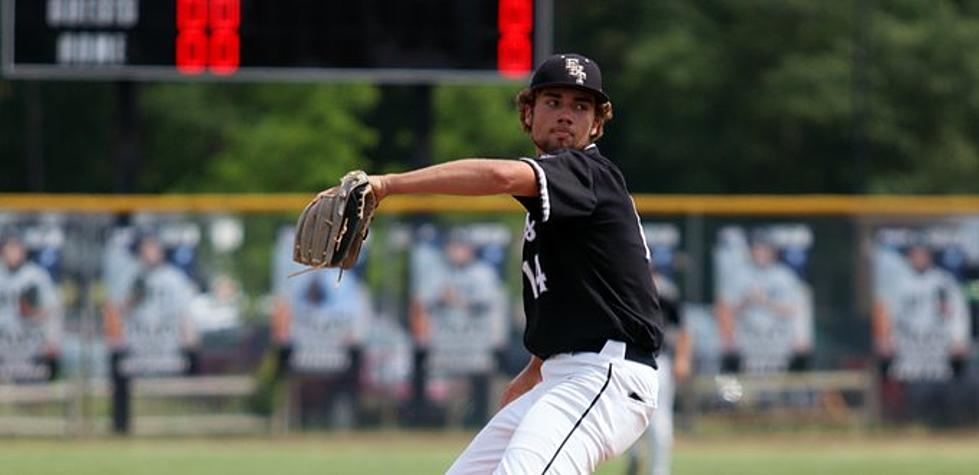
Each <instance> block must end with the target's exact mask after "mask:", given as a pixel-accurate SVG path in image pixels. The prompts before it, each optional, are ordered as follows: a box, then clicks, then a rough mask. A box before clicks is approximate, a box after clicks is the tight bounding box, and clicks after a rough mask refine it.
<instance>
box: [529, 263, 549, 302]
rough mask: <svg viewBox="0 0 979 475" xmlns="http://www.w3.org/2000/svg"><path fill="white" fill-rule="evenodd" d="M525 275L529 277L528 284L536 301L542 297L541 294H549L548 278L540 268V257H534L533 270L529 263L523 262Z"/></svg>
mask: <svg viewBox="0 0 979 475" xmlns="http://www.w3.org/2000/svg"><path fill="white" fill-rule="evenodd" d="M523 273H524V275H526V276H527V283H528V284H529V285H530V291H531V292H533V294H534V298H535V299H536V298H537V297H540V294H542V293H544V292H547V276H546V275H544V271H543V270H541V268H540V256H538V255H537V254H535V255H534V268H533V269H531V268H530V263H529V262H527V261H523Z"/></svg>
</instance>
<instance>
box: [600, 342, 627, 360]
mask: <svg viewBox="0 0 979 475" xmlns="http://www.w3.org/2000/svg"><path fill="white" fill-rule="evenodd" d="M625 350H626V344H625V342H624V341H618V340H608V341H606V342H605V346H603V347H602V352H601V353H602V354H603V355H605V356H608V357H611V358H615V359H620V360H624V359H625Z"/></svg>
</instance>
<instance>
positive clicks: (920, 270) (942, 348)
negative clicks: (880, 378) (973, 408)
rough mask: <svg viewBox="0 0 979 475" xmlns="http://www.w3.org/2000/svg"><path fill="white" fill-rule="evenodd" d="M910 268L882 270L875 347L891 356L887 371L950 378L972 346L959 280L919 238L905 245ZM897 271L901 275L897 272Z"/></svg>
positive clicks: (905, 376)
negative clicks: (936, 260)
mask: <svg viewBox="0 0 979 475" xmlns="http://www.w3.org/2000/svg"><path fill="white" fill-rule="evenodd" d="M906 259H907V261H906V262H907V265H908V267H909V268H910V270H911V272H910V273H901V272H897V271H896V270H895V271H894V272H892V275H890V276H878V278H880V279H883V278H884V277H890V278H891V279H890V280H887V282H888V283H889V284H890V285H891V287H890V288H879V289H878V295H877V298H876V302H875V305H874V311H873V315H872V317H873V326H872V328H873V338H874V348H875V350H876V351H877V354H878V356H879V357H881V358H882V359H883V360H884V361H886V362H888V363H889V365H888V374H887V376H888V377H893V378H895V379H897V380H901V381H940V380H946V379H948V378H949V377H950V376H952V375H953V372H956V370H958V371H959V372H960V371H961V370H962V365H963V364H964V360H965V359H966V357H967V356H968V352H969V335H970V329H969V323H970V322H969V315H968V309H967V307H966V303H965V297H964V296H963V294H962V290H961V288H960V287H959V283H958V281H957V280H956V279H955V277H954V276H953V275H952V274H951V273H949V272H948V271H946V270H944V269H941V268H939V267H937V266H935V265H934V262H933V259H932V255H931V250H930V249H928V247H926V246H925V245H923V244H920V243H916V244H912V245H911V246H909V247H908V249H907V251H906ZM898 276H903V278H899V277H898Z"/></svg>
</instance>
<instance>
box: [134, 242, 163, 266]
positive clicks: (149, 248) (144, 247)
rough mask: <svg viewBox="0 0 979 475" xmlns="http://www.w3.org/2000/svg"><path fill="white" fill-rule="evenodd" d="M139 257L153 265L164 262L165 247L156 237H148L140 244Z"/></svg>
mask: <svg viewBox="0 0 979 475" xmlns="http://www.w3.org/2000/svg"><path fill="white" fill-rule="evenodd" d="M139 258H140V259H141V260H142V261H143V262H145V263H146V264H149V265H151V266H155V265H157V264H159V263H160V262H163V247H162V246H160V243H159V242H157V241H156V240H154V239H147V240H145V241H143V243H142V244H140V246H139Z"/></svg>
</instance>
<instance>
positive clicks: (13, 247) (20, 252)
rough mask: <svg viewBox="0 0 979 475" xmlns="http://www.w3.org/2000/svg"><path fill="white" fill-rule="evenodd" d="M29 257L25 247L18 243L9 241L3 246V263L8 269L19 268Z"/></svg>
mask: <svg viewBox="0 0 979 475" xmlns="http://www.w3.org/2000/svg"><path fill="white" fill-rule="evenodd" d="M26 256H27V253H26V251H25V250H24V245H23V244H21V243H20V242H18V241H8V242H7V243H6V244H4V245H3V262H4V264H6V265H7V267H17V266H19V265H20V263H22V262H24V258H25V257H26Z"/></svg>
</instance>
